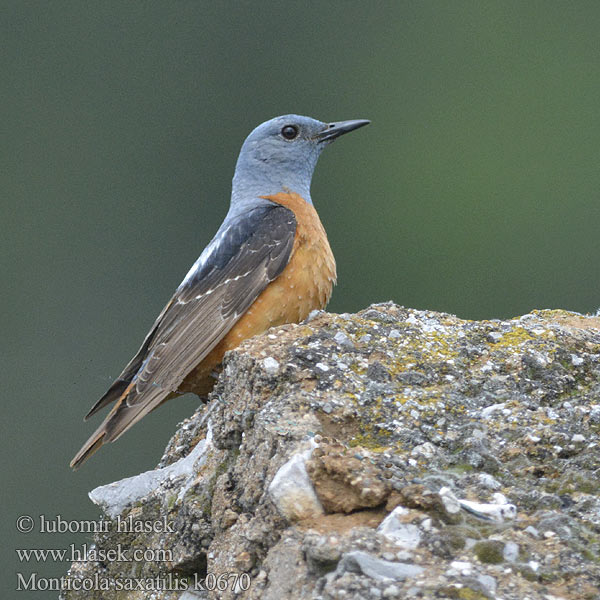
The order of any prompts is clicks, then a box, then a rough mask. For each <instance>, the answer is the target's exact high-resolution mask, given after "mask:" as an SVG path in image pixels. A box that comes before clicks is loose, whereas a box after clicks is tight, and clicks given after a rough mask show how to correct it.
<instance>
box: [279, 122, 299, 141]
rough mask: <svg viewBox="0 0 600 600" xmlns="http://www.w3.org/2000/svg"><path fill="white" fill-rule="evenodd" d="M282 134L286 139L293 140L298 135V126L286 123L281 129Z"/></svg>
mask: <svg viewBox="0 0 600 600" xmlns="http://www.w3.org/2000/svg"><path fill="white" fill-rule="evenodd" d="M281 135H282V136H283V137H284V138H285V139H286V140H293V139H294V138H295V137H296V136H297V135H298V128H297V127H296V126H295V125H286V126H285V127H283V129H282V130H281Z"/></svg>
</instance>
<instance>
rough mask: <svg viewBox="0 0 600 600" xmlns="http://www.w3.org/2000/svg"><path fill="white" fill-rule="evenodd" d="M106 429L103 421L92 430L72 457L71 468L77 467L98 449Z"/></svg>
mask: <svg viewBox="0 0 600 600" xmlns="http://www.w3.org/2000/svg"><path fill="white" fill-rule="evenodd" d="M105 434H106V430H105V428H104V423H103V424H102V425H101V426H100V427H99V428H98V429H97V430H96V431H95V432H94V434H93V435H92V436H91V437H90V439H89V440H88V441H87V442H86V443H85V444H84V445H83V446H82V447H81V450H79V452H78V453H77V454H76V455H75V456H74V457H73V460H72V461H71V468H73V469H75V470H77V469H79V467H80V466H81V465H82V464H83V463H84V462H85V461H86V460H87V459H88V458H89V457H90V456H91V455H92V454H94V452H96V451H97V450H99V449H100V447H101V446H102V445H103V444H104V436H105Z"/></svg>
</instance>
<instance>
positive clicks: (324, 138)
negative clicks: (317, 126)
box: [315, 119, 371, 142]
mask: <svg viewBox="0 0 600 600" xmlns="http://www.w3.org/2000/svg"><path fill="white" fill-rule="evenodd" d="M370 122H371V121H367V120H366V119H354V120H352V121H337V122H336V123H329V124H328V125H327V126H326V127H325V129H324V130H323V131H321V132H320V133H317V135H316V136H315V139H316V140H317V141H318V142H331V141H333V140H335V138H338V137H340V135H344V134H345V133H348V132H349V131H354V130H355V129H358V128H359V127H363V126H364V125H368V124H369V123H370Z"/></svg>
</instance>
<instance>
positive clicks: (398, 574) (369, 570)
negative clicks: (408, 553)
mask: <svg viewBox="0 0 600 600" xmlns="http://www.w3.org/2000/svg"><path fill="white" fill-rule="evenodd" d="M346 571H352V572H353V573H362V574H363V575H366V576H367V577H371V578H372V579H376V580H380V581H385V580H386V579H392V580H402V579H407V578H409V577H416V576H417V575H420V574H421V573H422V572H423V571H424V569H423V567H419V566H417V565H409V564H405V563H400V562H390V561H387V560H382V559H380V558H376V557H374V556H372V555H370V554H367V553H366V552H359V551H355V552H348V553H347V554H344V556H343V558H342V560H341V561H340V564H339V565H338V567H337V569H336V574H337V575H342V574H344V573H345V572H346Z"/></svg>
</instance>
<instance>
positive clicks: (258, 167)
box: [232, 115, 369, 202]
mask: <svg viewBox="0 0 600 600" xmlns="http://www.w3.org/2000/svg"><path fill="white" fill-rule="evenodd" d="M368 123H369V121H366V120H362V119H361V120H353V121H338V122H335V123H323V122H322V121H317V120H316V119H311V118H310V117H302V116H300V115H283V116H281V117H275V118H274V119H271V120H270V121H266V122H265V123H262V124H261V125H259V126H258V127H257V128H256V129H254V131H252V133H250V135H249V136H248V137H247V138H246V141H245V142H244V144H243V146H242V149H241V151H240V156H239V158H238V161H237V165H236V169H235V175H234V177H233V195H232V200H233V201H234V202H235V201H236V199H238V200H240V201H243V200H247V199H249V198H251V197H256V196H264V195H271V194H276V193H278V192H281V191H283V190H285V189H289V190H290V191H292V192H295V193H297V194H299V195H300V196H302V197H303V198H304V199H305V200H307V201H308V202H310V201H311V200H310V183H311V179H312V175H313V171H314V169H315V166H316V164H317V160H318V158H319V155H320V154H321V152H322V151H323V149H324V148H325V146H328V145H329V144H330V143H331V142H332V141H333V140H335V139H336V138H338V137H339V136H340V135H343V134H344V133H348V132H349V131H353V130H354V129H357V128H359V127H362V126H363V125H367V124H368Z"/></svg>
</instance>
